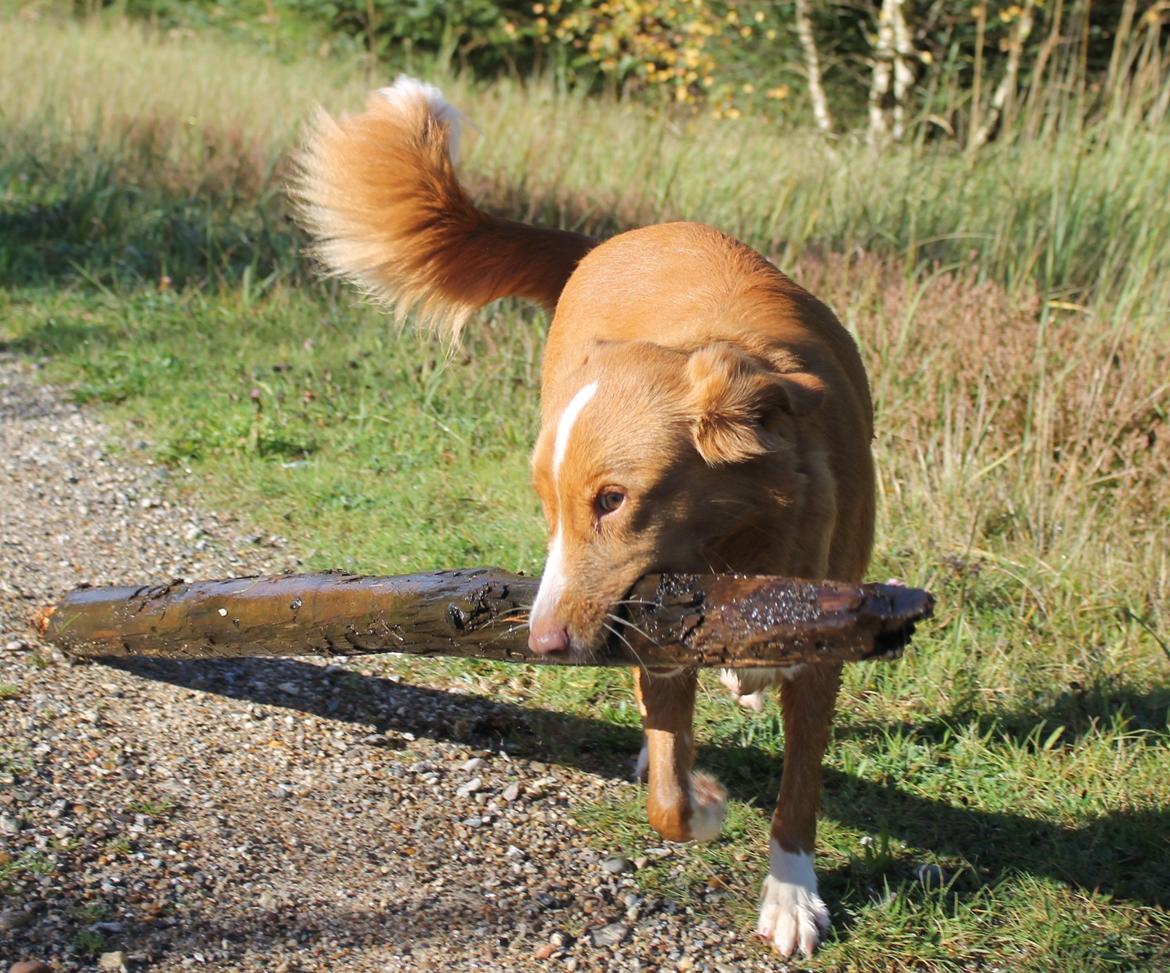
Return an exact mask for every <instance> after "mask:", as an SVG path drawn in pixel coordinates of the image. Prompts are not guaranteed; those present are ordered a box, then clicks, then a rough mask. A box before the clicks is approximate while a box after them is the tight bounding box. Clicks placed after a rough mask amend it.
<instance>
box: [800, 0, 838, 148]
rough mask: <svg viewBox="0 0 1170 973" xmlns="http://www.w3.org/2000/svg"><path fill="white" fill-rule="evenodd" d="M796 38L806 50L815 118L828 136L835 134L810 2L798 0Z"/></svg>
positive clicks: (806, 63)
mask: <svg viewBox="0 0 1170 973" xmlns="http://www.w3.org/2000/svg"><path fill="white" fill-rule="evenodd" d="M796 36H797V37H799V38H800V46H801V48H802V49H803V50H804V70H805V74H806V75H808V95H809V98H811V99H812V106H813V117H814V118H815V119H816V121H817V128H819V129H820V130H821V131H822V132H824V133H825V134H826V135H832V134H833V116H832V115H830V114H829V99H828V98H826V97H825V88H824V85H822V84H821V59H820V56H819V55H818V53H817V39H816V35H815V34H814V33H813V27H812V18H811V17H810V16H809V12H808V0H796Z"/></svg>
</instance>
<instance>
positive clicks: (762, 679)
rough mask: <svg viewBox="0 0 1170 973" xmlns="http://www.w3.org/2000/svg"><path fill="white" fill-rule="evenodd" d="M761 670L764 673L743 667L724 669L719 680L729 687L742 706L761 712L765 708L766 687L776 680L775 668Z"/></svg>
mask: <svg viewBox="0 0 1170 973" xmlns="http://www.w3.org/2000/svg"><path fill="white" fill-rule="evenodd" d="M761 671H762V673H763V675H758V674H757V673H755V672H754V671H745V670H742V669H738V670H737V669H722V670H720V672H719V681H720V682H721V683H723V685H724V686H726V687H727V689H728V691H729V692H730V693H731V695H732V696H734V697H735V701H736V702H737V703H739V705H740V706H742V707H743V708H744V709H750V710H754V711H755V712H757V713H760V712H762V711H763V709H764V689H765V688H766V687H767V686H770V685H771V684H772V683H773V682H774V680H775V676H774V672H775V670H773V669H767V670H761Z"/></svg>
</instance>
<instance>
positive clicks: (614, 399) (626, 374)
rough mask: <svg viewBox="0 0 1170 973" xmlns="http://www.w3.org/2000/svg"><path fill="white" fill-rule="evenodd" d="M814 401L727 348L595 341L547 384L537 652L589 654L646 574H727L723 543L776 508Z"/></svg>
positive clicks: (540, 459)
mask: <svg viewBox="0 0 1170 973" xmlns="http://www.w3.org/2000/svg"><path fill="white" fill-rule="evenodd" d="M570 386H571V387H570ZM550 392H551V393H552V394H551V395H550ZM820 393H821V389H820V386H819V384H818V383H817V382H816V380H815V379H814V378H812V377H811V376H809V375H805V374H800V373H798V374H792V373H789V374H777V373H776V372H775V371H774V370H773V369H772V368H771V367H770V366H769V365H768V364H767V363H766V362H765V361H762V360H761V359H758V358H753V357H751V356H749V355H747V354H745V353H743V352H742V351H741V350H739V349H737V348H736V347H735V346H733V345H730V344H727V343H724V342H716V343H712V344H709V345H705V346H703V347H701V348H698V349H696V350H693V351H681V350H677V349H670V348H665V347H662V346H659V345H655V344H650V343H646V342H621V343H614V344H601V345H598V346H597V347H596V348H595V349H594V350H593V351H592V352H591V353H590V355H589V356H588V358H587V359H586V361H585V363H584V364H583V366H582V367H580V368H577V369H575V370H574V371H573V374H572V379H571V382H564V381H563V380H562V382H561V385H560V386H559V387H557V386H555V385H554V386H553V387H552V388H551V389H550V388H546V393H545V398H546V403H545V407H546V414H545V418H544V424H543V427H542V429H541V433H540V436H539V438H538V440H537V443H536V449H535V451H534V454H533V478H534V481H535V485H536V489H537V492H538V493H539V494H540V499H541V503H542V505H543V507H544V514H545V518H546V519H547V521H548V526H549V555H548V562H547V564H546V566H545V571H544V576H543V577H542V579H541V583H540V589H539V592H538V594H537V597H536V602H535V604H534V605H533V609H532V615H531V619H530V629H531V634H530V637H529V644H530V646H531V648H532V649H533V650H534V651H538V652H559V651H565V650H569V649H572V650H575V651H579V652H590V651H593V650H595V649H597V648H598V647H599V646H600V645H601V644H602V643H603V642H604V641H605V640H606V638H607V637H608V634H609V633H611V632H615V630H618V631H620V627H621V622H620V619H615V618H614V615H615V614H617V613H618V612H619V609H620V603H621V600H622V599H623V598H624V597H625V596H626V593H627V592H628V591H629V590H630V589H631V588H632V587H633V585H634V583H635V582H636V581H637V580H638V579H639V578H640V577H642V576H643V575H645V574H651V573H655V572H663V571H695V572H703V571H711V570H723V569H725V568H726V563H713V558H714V559H715V560H716V561H719V560H723V561H725V560H726V559H725V558H721V557H719V556H717V555H716V554H715V552H716V551H717V550H718V548H719V545H720V544H721V543H722V542H725V541H727V540H728V539H729V538H731V537H733V536H734V535H735V534H736V533H737V532H740V531H743V530H745V529H749V527H750V524H751V523H752V522H753V520H754V519H755V515H756V514H757V513H758V510H759V508H760V506H761V505H766V504H769V503H783V502H784V496H783V493H784V490H785V475H784V471H785V469H787V468H789V467H790V466H791V465H792V464H791V462H790V456H788V454H790V453H791V448H790V445H789V443H788V441H787V437H786V435H785V432H786V430H788V429H790V428H791V422H792V421H793V419H794V418H795V417H796V416H799V415H803V414H805V413H807V412H809V411H811V410H812V409H813V408H815V407H816V404H817V402H818V401H819V398H820ZM786 459H787V460H788V461H787V462H786Z"/></svg>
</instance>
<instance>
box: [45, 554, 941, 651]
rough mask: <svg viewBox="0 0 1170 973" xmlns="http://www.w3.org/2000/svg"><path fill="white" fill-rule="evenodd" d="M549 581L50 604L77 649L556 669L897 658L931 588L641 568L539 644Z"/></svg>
mask: <svg viewBox="0 0 1170 973" xmlns="http://www.w3.org/2000/svg"><path fill="white" fill-rule="evenodd" d="M537 584H538V582H537V580H536V579H534V578H527V577H523V576H520V575H515V574H509V573H507V572H505V571H501V570H498V569H494V568H472V569H468V570H462V571H440V572H437V573H434V574H414V575H402V576H399V577H389V578H373V577H360V576H356V575H349V574H301V575H293V574H290V575H276V576H272V577H252V578H232V579H229V580H224V581H201V582H195V583H191V584H187V583H183V582H179V581H175V582H172V583H170V584H166V585H158V586H153V587H140V588H134V587H111V588H78V589H77V590H75V591H74V592H72V593H71V594H69V595H68V596H66V597H65V598H64V599H63V600H62V601H61V602H59V603H58V604H57V605H55V606H53V607H52V608H50V609H47V610H45V611H44V612H42V615H41V618H40V620H39V622H38V626H39V628H40V630H41V634H42V636H43V637H44V638H45V639H46V640H47V641H49V642H52V643H54V644H56V645H58V646H60V647H61V648H62V649H63V650H65V651H66V652H68V653H70V654H72V655H75V656H90V657H102V656H163V657H173V658H186V659H212V658H236V657H243V656H290V655H326V656H344V655H358V654H365V653H373V652H402V653H408V654H411V655H424V656H435V655H443V656H460V657H465V658H475V659H493V660H496V661H505V662H527V663H537V664H557V665H622V666H634V665H645V666H652V667H666V666H671V667H673V666H680V665H684V666H726V667H731V668H751V667H756V666H786V665H793V664H796V663H800V662H816V661H835V662H850V661H855V660H859V659H867V658H874V657H881V656H889V655H892V654H893V653H895V652H896V651H897V650H898V649H900V648H901V647H902V646H903V645H905V644H906V643H907V641H908V640H909V638H910V635H911V633H912V632H913V630H914V623H915V622H916V621H918V620H919V619H922V618H926V617H927V616H929V614H930V612H931V608H932V605H933V600H932V598H931V596H930V595H929V594H928V593H927V592H925V591H922V590H919V589H916V588H904V587H899V586H893V585H883V584H844V583H840V582H830V581H796V580H792V579H788V578H773V577H743V576H738V575H679V574H675V575H656V576H649V577H646V578H643V579H642V581H640V582H639V583H638V585H636V586H635V588H634V590H633V592H631V594H630V597H629V599H628V603H627V604H625V605H624V608H625V617H626V620H627V624H625V625H623V626H620V631H621V637H620V638H611V639H610V641H609V642H608V643H607V644H606V645H605V646H603V647H602V648H600V649H599V650H598V651H596V652H593V653H589V654H578V653H576V652H573V653H559V654H554V655H538V654H536V653H532V652H530V651H529V650H528V642H527V639H528V625H527V615H528V607H529V606H530V605H531V604H532V601H533V599H534V598H535V596H536V588H537Z"/></svg>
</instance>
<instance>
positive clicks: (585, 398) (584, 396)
mask: <svg viewBox="0 0 1170 973" xmlns="http://www.w3.org/2000/svg"><path fill="white" fill-rule="evenodd" d="M596 394H597V383H596V382H590V383H589V384H588V385H586V386H585V387H584V388H582V389H580V390H579V391H578V392H577V394H576V395H574V396H573V397H572V398H571V399H570V400H569V404H568V405H567V406H565V411H564V412H562V413H561V417H560V418H559V419H558V420H557V435H556V439H554V440H553V477H554V479H555V477H556V475H557V474H558V473H560V471H561V463H563V462H564V461H565V453H566V452H568V449H569V437H570V436H571V435H572V434H573V426H575V425H576V424H577V420H578V419H579V418H580V417H581V411H582V410H583V409H584V408H585V406H587V405H588V404H589V400H590V399H592V398H593V396H594V395H596Z"/></svg>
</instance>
